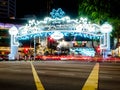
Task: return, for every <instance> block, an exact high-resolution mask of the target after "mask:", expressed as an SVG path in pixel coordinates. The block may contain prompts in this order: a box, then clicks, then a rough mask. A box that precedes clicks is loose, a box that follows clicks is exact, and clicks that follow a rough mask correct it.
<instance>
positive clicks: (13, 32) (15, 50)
mask: <svg viewBox="0 0 120 90" xmlns="http://www.w3.org/2000/svg"><path fill="white" fill-rule="evenodd" d="M9 34H10V35H11V43H10V47H11V49H10V54H9V60H14V59H15V57H16V56H17V53H18V45H19V44H18V42H17V41H16V35H17V34H18V29H17V28H16V27H15V26H13V27H11V28H10V29H9Z"/></svg>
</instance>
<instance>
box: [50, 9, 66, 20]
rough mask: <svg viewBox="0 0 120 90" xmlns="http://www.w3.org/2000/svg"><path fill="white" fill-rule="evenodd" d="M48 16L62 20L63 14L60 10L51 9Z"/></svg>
mask: <svg viewBox="0 0 120 90" xmlns="http://www.w3.org/2000/svg"><path fill="white" fill-rule="evenodd" d="M50 15H51V17H52V18H54V19H55V18H62V17H64V15H65V12H64V11H63V10H62V9H61V8H58V9H57V10H55V9H53V10H52V12H50Z"/></svg>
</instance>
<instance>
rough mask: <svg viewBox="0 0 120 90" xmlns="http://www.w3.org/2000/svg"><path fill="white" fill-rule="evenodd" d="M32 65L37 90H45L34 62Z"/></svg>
mask: <svg viewBox="0 0 120 90" xmlns="http://www.w3.org/2000/svg"><path fill="white" fill-rule="evenodd" d="M30 64H31V67H32V73H33V77H34V81H35V84H36V88H37V90H45V89H44V87H43V85H42V83H41V81H40V79H39V77H38V74H37V72H36V70H35V68H34V66H33V64H32V62H30Z"/></svg>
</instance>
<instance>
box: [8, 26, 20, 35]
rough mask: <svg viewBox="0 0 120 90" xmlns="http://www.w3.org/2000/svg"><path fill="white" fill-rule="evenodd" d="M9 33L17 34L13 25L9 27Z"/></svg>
mask: <svg viewBox="0 0 120 90" xmlns="http://www.w3.org/2000/svg"><path fill="white" fill-rule="evenodd" d="M9 34H10V35H17V34H18V29H17V28H16V27H15V26H13V27H11V28H10V29H9Z"/></svg>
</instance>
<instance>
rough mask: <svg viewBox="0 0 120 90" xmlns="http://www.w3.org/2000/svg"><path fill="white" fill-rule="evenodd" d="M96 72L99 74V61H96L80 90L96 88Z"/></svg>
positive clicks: (95, 89) (93, 89) (94, 89)
mask: <svg viewBox="0 0 120 90" xmlns="http://www.w3.org/2000/svg"><path fill="white" fill-rule="evenodd" d="M98 74H99V63H96V64H95V66H94V68H93V70H92V71H91V73H90V75H89V77H88V79H87V81H86V82H85V84H84V86H83V88H82V90H97V88H98Z"/></svg>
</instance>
